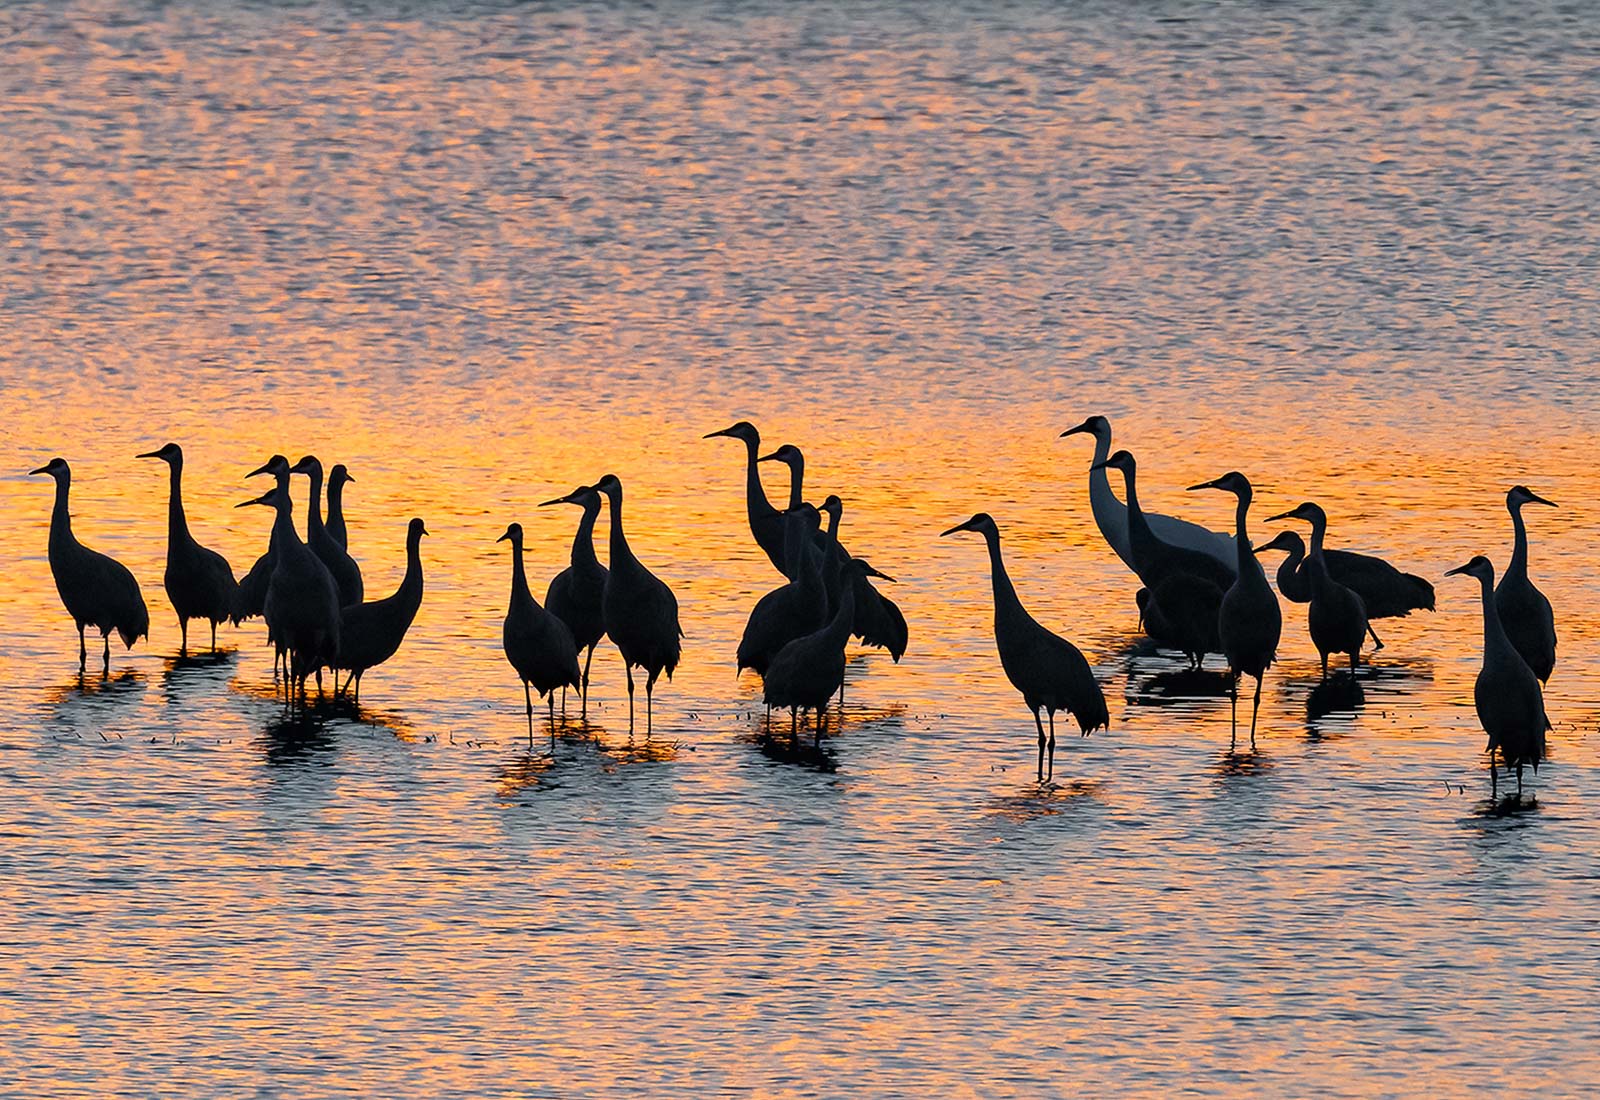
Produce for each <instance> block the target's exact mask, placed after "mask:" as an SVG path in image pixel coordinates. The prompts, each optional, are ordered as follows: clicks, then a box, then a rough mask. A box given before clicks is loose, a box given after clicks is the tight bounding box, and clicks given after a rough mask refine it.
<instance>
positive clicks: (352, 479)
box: [344, 470, 356, 485]
mask: <svg viewBox="0 0 1600 1100" xmlns="http://www.w3.org/2000/svg"><path fill="white" fill-rule="evenodd" d="M344 479H345V480H346V481H347V482H349V483H350V484H352V485H354V484H355V480H356V479H355V478H353V477H351V476H350V471H349V470H346V471H345V473H344Z"/></svg>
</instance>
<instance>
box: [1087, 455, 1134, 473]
mask: <svg viewBox="0 0 1600 1100" xmlns="http://www.w3.org/2000/svg"><path fill="white" fill-rule="evenodd" d="M1089 469H1090V470H1091V471H1092V470H1121V471H1122V472H1123V473H1124V474H1132V473H1133V471H1134V469H1135V464H1134V461H1133V455H1132V454H1130V453H1129V452H1128V451H1125V450H1124V451H1116V452H1114V453H1113V454H1112V455H1111V457H1110V458H1108V459H1106V460H1105V461H1104V462H1096V463H1095V464H1094V465H1093V466H1090V467H1089Z"/></svg>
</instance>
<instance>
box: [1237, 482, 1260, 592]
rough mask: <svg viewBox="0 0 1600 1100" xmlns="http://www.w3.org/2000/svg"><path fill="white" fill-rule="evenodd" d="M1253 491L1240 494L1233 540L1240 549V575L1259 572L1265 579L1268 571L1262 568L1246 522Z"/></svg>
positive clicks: (1247, 490)
mask: <svg viewBox="0 0 1600 1100" xmlns="http://www.w3.org/2000/svg"><path fill="white" fill-rule="evenodd" d="M1252 495H1253V494H1252V493H1251V492H1250V490H1249V489H1246V490H1245V491H1244V492H1242V493H1240V494H1239V504H1238V507H1237V508H1236V509H1235V510H1234V513H1233V541H1234V548H1235V549H1236V550H1237V551H1238V564H1239V576H1241V577H1245V576H1250V575H1252V574H1256V573H1259V574H1260V575H1261V578H1262V579H1263V580H1265V579H1266V573H1265V572H1263V571H1262V569H1261V562H1260V561H1259V560H1257V558H1256V555H1255V550H1254V548H1253V547H1251V545H1250V535H1249V532H1248V531H1246V529H1245V527H1246V522H1247V520H1248V517H1249V514H1250V499H1251V497H1252Z"/></svg>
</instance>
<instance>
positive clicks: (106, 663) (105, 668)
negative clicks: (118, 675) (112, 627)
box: [100, 634, 111, 676]
mask: <svg viewBox="0 0 1600 1100" xmlns="http://www.w3.org/2000/svg"><path fill="white" fill-rule="evenodd" d="M100 640H101V641H103V642H105V643H106V651H105V656H104V657H102V658H101V660H100V663H101V669H100V671H101V672H103V673H104V674H105V675H107V676H109V675H111V635H110V634H102V635H100Z"/></svg>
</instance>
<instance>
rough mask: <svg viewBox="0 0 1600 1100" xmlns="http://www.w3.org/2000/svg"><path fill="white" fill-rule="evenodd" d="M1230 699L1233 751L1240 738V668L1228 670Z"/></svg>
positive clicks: (1231, 749)
mask: <svg viewBox="0 0 1600 1100" xmlns="http://www.w3.org/2000/svg"><path fill="white" fill-rule="evenodd" d="M1228 701H1229V702H1230V703H1231V704H1232V705H1233V733H1232V735H1231V736H1230V737H1229V738H1228V751H1229V752H1232V751H1233V746H1234V744H1235V743H1237V742H1238V740H1239V670H1238V669H1234V668H1230V669H1229V670H1228Z"/></svg>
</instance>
